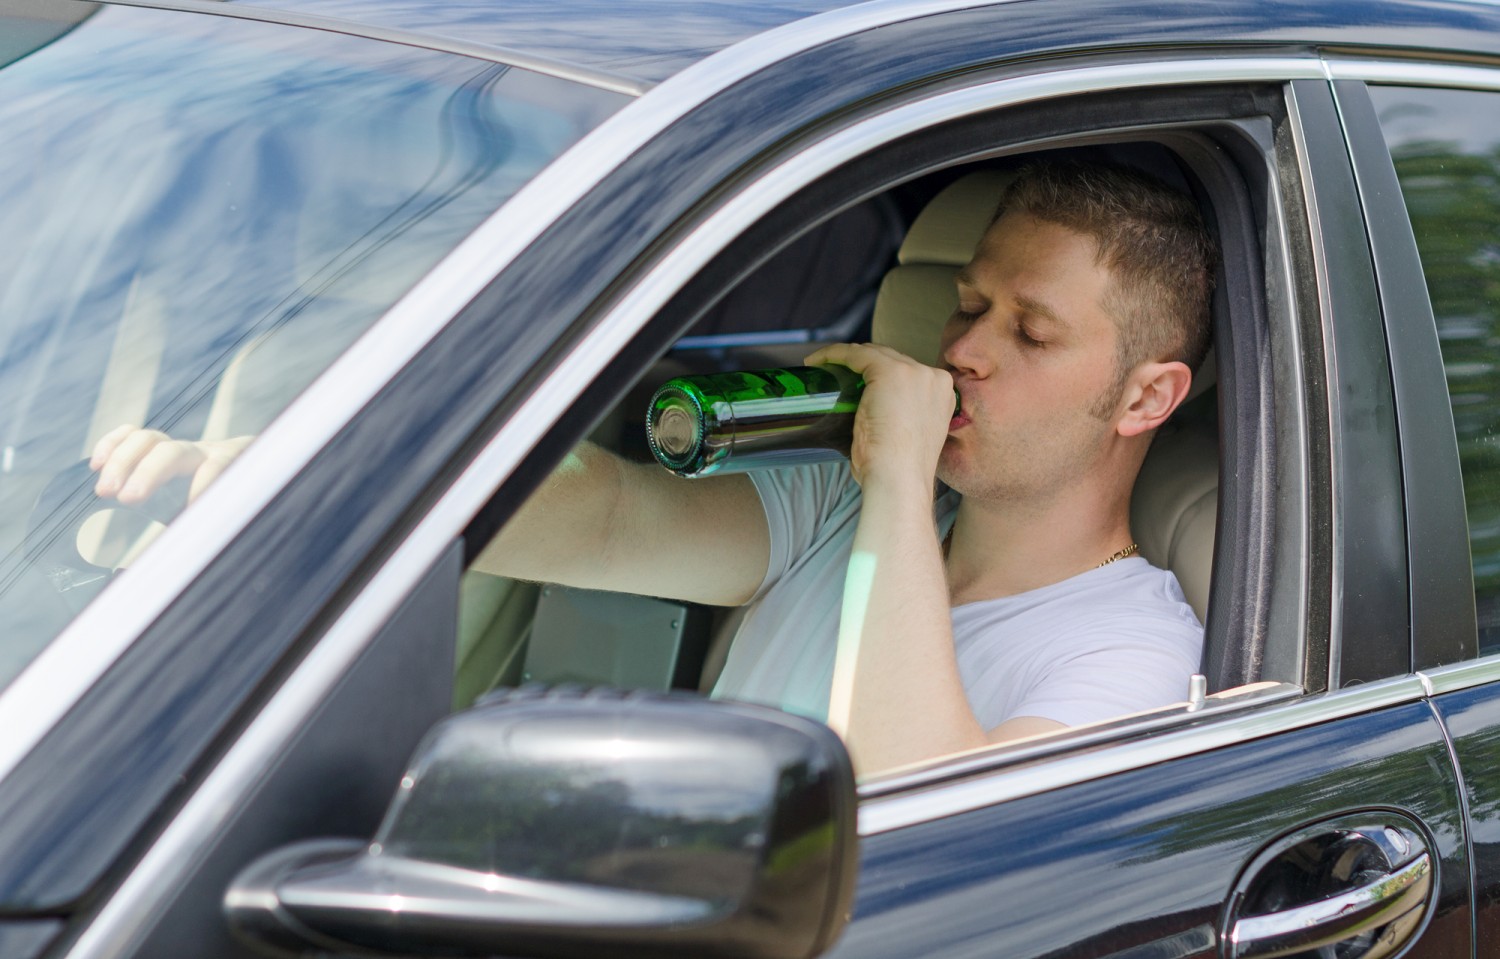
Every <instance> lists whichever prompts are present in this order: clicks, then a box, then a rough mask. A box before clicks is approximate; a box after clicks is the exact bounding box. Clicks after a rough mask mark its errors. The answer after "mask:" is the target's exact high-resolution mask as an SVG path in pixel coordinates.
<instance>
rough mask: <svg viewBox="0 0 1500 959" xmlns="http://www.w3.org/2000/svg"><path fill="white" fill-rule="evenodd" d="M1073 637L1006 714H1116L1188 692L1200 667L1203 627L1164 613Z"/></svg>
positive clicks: (1075, 720) (1081, 719)
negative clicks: (1190, 681)
mask: <svg viewBox="0 0 1500 959" xmlns="http://www.w3.org/2000/svg"><path fill="white" fill-rule="evenodd" d="M1125 622H1127V623H1129V625H1121V626H1118V627H1115V628H1112V629H1102V628H1096V629H1093V630H1090V631H1088V632H1084V633H1080V634H1075V635H1072V636H1069V637H1068V638H1067V640H1066V643H1067V648H1066V650H1065V651H1062V654H1061V655H1059V656H1057V657H1056V658H1055V659H1054V660H1053V661H1052V662H1051V663H1050V664H1049V665H1048V666H1047V668H1045V669H1044V670H1042V671H1041V673H1040V675H1039V676H1037V677H1036V678H1035V680H1034V681H1033V682H1032V683H1031V684H1030V686H1029V688H1028V689H1026V691H1025V692H1024V693H1023V695H1022V697H1021V701H1020V702H1019V703H1017V704H1016V705H1015V706H1014V707H1013V708H1012V709H1011V710H1010V711H1009V715H1007V716H1006V717H1005V718H1007V719H1011V718H1016V717H1020V716H1034V717H1037V718H1039V719H1050V720H1052V721H1054V722H1059V723H1062V724H1063V725H1065V726H1082V725H1084V724H1086V723H1095V722H1101V721H1103V720H1107V719H1114V718H1117V717H1120V716H1124V715H1126V714H1128V713H1135V712H1140V711H1142V710H1147V709H1157V708H1159V707H1162V706H1170V705H1172V704H1173V703H1180V702H1183V701H1185V700H1186V699H1187V698H1188V682H1189V679H1190V678H1191V676H1192V675H1193V674H1194V673H1196V672H1197V671H1198V665H1199V658H1200V656H1201V650H1202V644H1203V632H1202V629H1201V627H1195V626H1191V625H1188V624H1185V623H1183V622H1181V621H1179V620H1172V619H1168V618H1165V617H1162V618H1154V617H1153V618H1149V619H1145V620H1142V619H1141V618H1140V617H1139V615H1137V617H1136V618H1135V620H1134V621H1130V620H1125Z"/></svg>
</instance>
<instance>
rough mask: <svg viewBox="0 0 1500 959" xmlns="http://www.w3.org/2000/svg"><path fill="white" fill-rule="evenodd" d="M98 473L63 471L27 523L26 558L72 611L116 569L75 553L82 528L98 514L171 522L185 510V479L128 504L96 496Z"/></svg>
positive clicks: (83, 468) (83, 466)
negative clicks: (119, 512)
mask: <svg viewBox="0 0 1500 959" xmlns="http://www.w3.org/2000/svg"><path fill="white" fill-rule="evenodd" d="M97 480H98V474H97V473H95V472H94V470H92V469H90V468H89V461H88V460H79V461H78V462H77V463H74V464H73V465H71V466H69V467H67V468H66V469H64V470H61V471H60V472H58V473H57V475H55V476H53V477H52V479H50V480H48V481H47V485H46V487H45V488H43V490H42V492H41V495H39V496H38V497H37V500H36V505H35V506H34V507H32V510H31V515H30V516H28V517H27V519H26V538H25V540H24V553H25V555H26V556H27V557H29V558H30V559H31V562H32V564H33V565H34V567H35V568H36V569H37V571H39V572H40V573H42V574H43V576H45V577H46V579H47V581H48V582H49V583H50V584H51V585H52V588H53V589H55V590H57V591H58V592H59V593H60V594H62V596H63V597H64V599H65V600H66V601H67V602H68V605H69V606H71V607H72V608H73V610H74V611H75V612H76V611H78V610H80V609H82V608H83V607H84V605H86V604H87V603H88V601H89V600H91V599H93V598H94V597H95V596H96V595H98V593H99V591H100V590H102V589H103V588H104V587H105V586H107V585H109V581H110V579H111V578H112V577H113V576H114V575H115V572H116V570H115V569H113V568H111V567H108V566H99V565H97V564H95V563H91V562H89V561H88V560H87V559H85V558H84V556H83V554H82V553H81V552H79V550H78V536H79V533H80V532H81V531H82V530H83V525H84V523H86V522H87V521H88V519H89V517H91V516H93V515H94V514H96V513H101V512H103V511H105V510H123V511H125V512H127V513H134V514H137V515H140V516H143V517H145V518H146V519H150V520H154V521H156V522H158V523H163V524H165V523H170V522H171V521H172V520H173V518H175V517H176V516H177V514H178V513H180V512H182V508H183V507H184V506H186V505H187V493H188V485H189V482H190V481H189V479H188V478H187V477H180V478H178V479H174V480H172V481H171V482H168V483H166V484H165V485H163V486H162V487H161V488H160V489H158V490H157V491H156V492H155V493H153V494H152V495H151V497H150V498H149V499H147V500H146V501H145V502H143V503H135V504H126V503H121V502H118V501H117V500H113V499H105V498H103V497H101V496H98V495H96V494H95V493H94V483H95V482H96V481H97Z"/></svg>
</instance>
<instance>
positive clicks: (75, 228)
mask: <svg viewBox="0 0 1500 959" xmlns="http://www.w3.org/2000/svg"><path fill="white" fill-rule="evenodd" d="M0 131H3V133H0V957H3V959H41V957H55V959H62V957H69V959H105V957H109V959H127V957H135V959H146V957H174V959H175V957H189V956H191V957H204V959H208V957H213V959H219V957H252V956H262V955H273V956H275V955H280V956H324V955H381V956H472V957H481V956H539V957H580V959H581V957H588V956H600V957H604V956H705V957H712V956H719V957H747V959H749V957H753V959H804V957H811V956H814V955H820V954H828V955H839V956H849V957H855V956H858V957H870V959H875V957H917V956H920V957H954V959H958V957H973V956H987V957H988V956H1014V957H1027V959H1042V957H1049V959H1062V957H1069V959H1085V957H1106V956H1108V957H1118V959H1189V957H1226V959H1227V957H1272V956H1317V957H1338V959H1356V957H1385V956H1396V955H1398V954H1399V955H1407V956H1412V957H1423V959H1428V957H1441V959H1452V957H1462V956H1475V957H1481V956H1500V658H1496V659H1491V658H1490V657H1492V656H1496V655H1497V653H1500V6H1495V5H1492V4H1487V3H1479V2H1456V0H1363V2H1358V3H1355V2H1325V3H1294V2H1276V0H1257V2H1250V0H1225V2H1220V3H1206V2H1201V0H1198V2H1159V3H1147V4H1143V5H1141V6H1131V5H1122V4H1120V3H1118V2H1104V0H1013V2H993V3H984V2H979V0H871V2H866V3H856V4H850V5H841V4H839V3H836V2H825V0H767V2H760V3H735V2H682V0H641V2H624V0H621V2H599V0H594V2H590V0H549V2H538V0H514V2H507V0H445V2H441V3H439V2H431V3H407V2H399V0H266V2H261V3H256V4H247V3H238V2H225V3H219V2H211V0H121V2H104V3H91V2H81V0H0ZM1038 156H1045V157H1065V158H1067V157H1085V158H1100V159H1105V160H1108V161H1111V162H1115V163H1120V164H1125V165H1128V166H1133V167H1136V168H1139V169H1143V170H1147V171H1149V172H1151V173H1153V174H1155V175H1157V176H1158V177H1161V178H1163V179H1166V180H1168V181H1170V182H1172V183H1174V184H1176V185H1177V186H1178V187H1179V188H1180V189H1182V190H1184V191H1186V192H1187V193H1189V194H1190V195H1191V196H1192V197H1193V198H1194V199H1195V200H1196V201H1197V203H1198V205H1199V206H1200V208H1201V209H1202V211H1203V212H1204V215H1205V218H1206V219H1207V221H1208V222H1209V224H1210V226H1211V229H1212V230H1213V231H1214V232H1215V233H1216V234H1217V236H1218V239H1219V243H1220V245H1221V247H1222V249H1223V263H1222V266H1221V268H1220V272H1219V276H1218V289H1217V293H1216V297H1215V302H1214V337H1213V339H1214V344H1213V353H1212V360H1211V362H1210V364H1209V365H1208V367H1207V368H1206V371H1205V373H1203V374H1200V376H1199V381H1198V383H1197V384H1196V387H1195V391H1194V393H1195V397H1194V399H1192V400H1191V401H1190V402H1189V403H1187V404H1185V406H1184V408H1183V410H1182V411H1180V412H1179V414H1178V415H1177V417H1176V418H1175V421H1174V422H1173V423H1172V424H1169V426H1168V427H1166V428H1164V429H1163V431H1162V433H1161V435H1160V436H1159V437H1158V438H1157V440H1156V446H1155V448H1154V449H1153V451H1152V454H1151V458H1150V459H1149V460H1148V463H1147V466H1146V467H1145V468H1144V470H1143V472H1142V475H1141V479H1140V481H1139V483H1138V484H1137V488H1136V491H1135V498H1134V502H1133V520H1132V525H1133V527H1134V530H1135V533H1136V535H1137V538H1138V539H1139V540H1140V543H1141V547H1142V551H1143V553H1144V554H1145V555H1146V556H1147V557H1148V558H1149V559H1151V561H1152V562H1154V563H1156V564H1157V565H1159V566H1163V567H1165V568H1169V569H1171V570H1172V571H1173V572H1175V573H1176V575H1177V577H1178V579H1179V581H1180V582H1181V583H1182V585H1183V587H1184V590H1185V592H1186V594H1187V597H1188V599H1189V600H1190V601H1191V602H1192V603H1193V605H1194V606H1195V607H1196V609H1197V611H1198V613H1199V615H1200V617H1202V618H1203V620H1204V622H1205V624H1206V648H1205V653H1204V660H1203V664H1202V670H1201V672H1202V677H1203V679H1202V680H1201V681H1200V682H1198V683H1196V684H1194V685H1193V686H1192V687H1190V688H1188V689H1184V690H1183V701H1182V702H1181V703H1180V704H1178V705H1175V706H1171V707H1167V708H1164V709H1159V710H1155V711H1152V712H1149V713H1145V714H1138V715H1133V716H1126V717H1121V718H1119V719H1117V720H1113V721H1109V722H1105V723H1102V724H1097V725H1094V726H1087V727H1079V728H1075V729H1072V730H1068V731H1067V732H1065V733H1062V734H1059V735H1053V736H1048V737H1043V738H1038V739H1033V740H1029V741H1024V742H1021V743H1017V744H1011V745H1006V746H998V747H993V748H989V749H984V750H980V751H976V752H970V753H965V754H962V755H957V756H944V757H938V758H936V759H933V760H932V761H929V762H925V763H922V764H919V765H915V766H909V767H904V768H902V769H898V770H894V771H887V772H884V773H881V774H879V775H872V776H865V777H863V778H861V779H860V780H859V781H858V782H856V779H855V777H854V774H853V772H852V770H851V768H850V764H849V760H848V758H847V756H846V754H845V753H844V751H843V747H842V745H841V743H840V742H839V740H838V738H837V737H836V736H835V735H833V733H832V732H831V731H829V730H828V729H827V727H825V726H822V725H820V724H817V723H814V722H812V721H810V720H806V719H802V718H799V717H795V716H790V715H786V714H782V713H778V712H775V711H772V710H769V709H766V708H762V707H752V706H748V705H743V704H737V703H730V702H720V701H715V700H712V699H709V698H708V697H706V696H704V695H701V694H700V693H699V692H698V691H699V690H706V689H708V688H710V687H711V686H712V683H713V678H714V676H715V675H716V672H717V668H718V665H719V664H720V663H721V661H722V655H723V645H724V642H723V638H722V637H724V636H725V635H727V634H728V631H729V630H731V629H732V626H733V613H732V611H724V610H717V609H710V608H704V607H695V606H692V605H690V604H678V603H671V602H666V601H663V600H658V599H651V598H643V597H630V596H619V595H611V594H600V593H589V592H584V591H579V590H571V589H563V588H561V587H552V586H544V585H537V584H530V583H521V582H515V581H511V580H505V579H501V578H499V577H495V576H491V575H488V574H486V573H483V572H480V571H478V570H473V569H469V568H468V567H469V564H470V563H471V561H472V560H473V558H474V557H475V556H476V555H477V554H478V553H479V551H480V550H481V549H482V548H483V547H484V546H485V544H486V543H488V542H490V540H491V539H492V538H493V537H494V535H495V534H496V532H497V531H498V530H499V529H501V528H502V527H503V526H504V524H505V522H506V520H507V519H508V518H509V516H510V515H511V514H512V513H513V512H514V511H515V510H516V508H517V507H518V505H519V504H520V503H522V502H524V501H525V499H526V497H527V496H528V495H529V494H530V493H531V492H532V491H533V490H534V489H535V488H537V486H538V484H540V483H541V482H542V481H543V480H544V479H545V478H546V477H547V476H548V475H549V473H550V472H551V471H552V470H553V469H554V468H555V467H556V466H557V465H558V464H559V463H560V462H562V461H563V458H564V456H565V455H566V454H567V453H568V451H569V450H570V449H572V448H573V446H574V445H575V444H576V443H577V442H578V441H579V440H580V439H582V438H583V437H585V436H591V437H593V438H594V439H595V441H596V442H599V443H601V444H603V445H606V446H609V447H611V448H613V449H615V450H617V451H618V452H620V453H621V454H622V455H625V456H627V457H637V456H639V457H644V456H646V455H648V454H647V453H646V448H645V445H644V437H643V431H642V427H641V420H642V414H643V413H644V410H645V405H646V398H647V397H648V396H649V395H650V392H651V390H652V389H653V388H654V387H655V386H656V385H657V384H659V383H660V382H662V381H663V380H665V379H667V378H669V377H671V376H674V375H677V374H679V373H682V372H694V371H696V372H707V371H716V370H733V369H746V368H761V367H775V366H780V365H785V364H788V363H796V362H798V359H799V358H800V357H801V356H803V355H805V353H806V352H808V350H809V346H808V344H809V343H813V342H819V341H842V340H851V339H860V340H862V339H868V338H871V337H874V338H876V339H879V340H882V341H884V342H889V343H892V344H893V345H897V346H899V347H901V348H903V349H910V351H911V352H913V353H914V355H918V356H919V358H920V351H921V349H922V346H921V343H923V342H926V341H927V340H928V339H930V334H929V333H924V331H925V330H929V329H930V327H929V326H924V324H930V323H932V322H941V320H942V318H943V317H944V316H945V315H946V314H947V312H948V311H949V310H950V309H951V308H952V304H951V302H949V300H948V299H945V297H951V296H952V294H951V291H950V289H949V288H950V286H951V275H952V272H953V270H954V269H955V268H957V267H958V266H960V265H962V263H963V262H965V260H966V259H967V256H968V253H969V250H970V249H972V245H973V243H974V242H975V240H976V239H977V236H978V232H976V231H982V230H983V227H984V220H983V217H984V216H985V215H986V214H985V213H984V212H983V211H987V210H989V209H992V208H993V202H994V199H995V197H996V191H997V189H998V184H999V183H1001V182H1003V181H1004V179H1005V177H1006V176H1007V174H1008V171H1010V170H1012V169H1014V168H1015V167H1017V166H1018V165H1019V164H1021V163H1024V162H1026V161H1027V160H1028V159H1032V158H1036V157H1038ZM976 210H978V211H981V212H980V213H979V214H978V215H979V217H980V220H979V221H978V222H977V225H976V222H975V220H974V217H975V215H976V214H975V212H974V211H976ZM121 430H125V431H126V432H127V433H132V435H147V436H150V437H151V438H152V442H153V443H155V444H156V446H154V447H153V449H154V448H160V449H163V450H168V451H173V450H175V451H177V452H180V453H185V454H190V455H191V456H193V457H196V459H194V460H193V461H192V468H191V469H184V470H179V472H181V473H182V474H183V475H181V476H180V477H178V478H177V479H176V480H175V482H172V483H168V484H166V486H165V487H164V488H163V489H161V490H159V491H157V492H156V494H155V495H153V496H151V497H150V498H148V499H145V500H144V501H142V499H141V498H140V497H135V496H131V495H126V493H125V492H121V493H120V494H119V495H118V496H116V495H103V496H101V495H99V492H98V488H97V485H96V484H97V483H98V475H99V474H97V473H96V472H95V470H94V467H95V466H97V463H93V464H91V463H90V459H91V457H92V456H93V453H94V451H95V450H97V449H98V448H99V444H100V443H101V441H105V440H106V439H107V438H108V437H110V436H111V435H123V434H120V432H119V431H121ZM141 431H145V432H144V433H142V432H141ZM174 444H176V445H174ZM734 548H735V544H734V543H732V542H726V543H725V544H724V549H726V550H731V549H734ZM703 561H704V562H712V561H713V557H712V556H705V557H703Z"/></svg>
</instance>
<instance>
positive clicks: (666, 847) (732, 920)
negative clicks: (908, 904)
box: [224, 690, 858, 959]
mask: <svg viewBox="0 0 1500 959" xmlns="http://www.w3.org/2000/svg"><path fill="white" fill-rule="evenodd" d="M855 800H856V796H855V787H854V773H853V770H852V768H851V766H850V763H849V758H848V754H847V753H846V752H845V750H844V746H843V743H842V742H841V741H840V740H839V738H838V737H837V736H836V735H835V734H834V733H833V732H832V731H831V730H830V729H828V728H827V727H826V726H823V725H821V724H819V723H815V722H812V721H811V720H806V719H801V718H799V717H796V716H791V715H788V714H786V713H781V712H777V711H775V710H772V709H767V708H764V707H758V706H749V705H743V704H738V703H727V702H711V701H708V700H704V699H701V698H699V697H691V696H685V695H684V696H660V695H643V694H635V693H620V692H615V691H590V692H580V691H577V690H572V691H569V690H557V691H535V690H519V691H515V692H510V693H503V694H500V695H498V696H495V697H491V698H488V699H486V700H485V701H483V702H482V703H481V704H480V705H478V706H475V707H474V708H472V709H469V710H466V711H464V712H462V713H458V714H455V715H454V716H451V717H449V718H448V719H446V720H444V721H443V722H441V723H439V724H438V725H437V726H435V727H434V728H433V729H432V731H431V732H430V733H428V735H427V738H426V739H424V740H423V742H422V744H421V745H420V746H419V747H418V749H417V753H416V757H415V759H414V761H413V763H412V766H411V768H410V770H409V771H408V772H407V774H406V776H405V777H403V778H402V780H401V785H400V788H399V789H398V791H397V793H396V797H395V799H394V800H393V801H392V803H391V807H390V809H389V811H388V812H387V813H386V817H385V821H384V822H383V823H382V824H381V827H380V830H379V833H378V835H376V837H375V840H374V842H371V843H364V842H360V841H358V840H311V841H307V842H301V843H296V844H293V845H291V846H286V847H284V848H282V849H279V850H276V851H274V852H272V853H270V854H268V855H266V856H263V857H262V858H260V859H258V860H257V861H255V862H254V863H252V864H251V865H250V866H249V867H247V868H246V869H245V870H244V871H243V872H241V873H240V875H239V876H238V877H236V879H235V881H234V883H233V884H232V885H231V886H230V888H229V891H228V892H227V893H226V895H225V899H224V908H225V911H226V913H227V915H228V918H229V921H230V924H231V926H232V927H233V928H234V929H235V931H236V933H237V934H239V935H240V936H241V937H242V938H244V939H245V940H246V941H248V942H249V943H251V944H252V945H254V946H256V947H257V948H259V949H261V950H263V951H265V952H268V953H269V954H272V955H294V956H295V955H305V954H317V955H326V954H328V953H330V952H334V953H345V952H354V953H360V954H372V955H378V956H411V955H442V956H472V957H481V956H485V957H487V956H494V955H497V954H504V955H525V956H534V957H538V959H598V957H625V956H641V957H645V956H652V957H672V956H681V957H684V959H686V957H689V956H691V957H704V956H718V957H725V959H806V957H812V956H815V955H817V954H819V953H821V952H822V951H824V950H825V949H827V948H828V947H829V946H830V945H832V943H833V942H834V940H835V939H837V937H838V935H839V933H840V932H841V931H842V929H843V926H844V924H845V922H846V921H847V919H848V914H849V911H850V908H851V902H852V900H853V889H854V880H855V874H856V871H857V870H856V858H857V849H858V842H857V836H856V831H855V820H856V801H855Z"/></svg>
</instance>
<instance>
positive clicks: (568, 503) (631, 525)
mask: <svg viewBox="0 0 1500 959" xmlns="http://www.w3.org/2000/svg"><path fill="white" fill-rule="evenodd" d="M769 555H770V538H769V534H768V531H767V528H766V520H765V513H764V512H763V511H762V509H761V506H760V498H759V496H758V495H757V494H756V492H755V488H754V487H753V486H752V485H751V483H750V481H749V480H748V479H746V478H745V477H744V476H728V477H713V478H709V479H702V480H686V479H682V478H680V477H677V476H673V475H672V474H671V473H669V472H667V471H666V470H663V469H661V468H659V467H657V466H655V465H654V464H650V465H644V464H637V463H629V462H626V461H625V460H622V459H620V458H619V457H617V456H615V455H614V454H612V453H610V452H608V451H606V450H603V449H601V448H599V447H597V446H593V445H591V444H588V443H583V444H580V445H579V446H578V448H576V449H575V450H574V451H573V452H572V453H570V454H569V455H568V457H567V459H565V460H564V461H563V463H562V464H561V465H560V466H559V467H558V468H557V469H556V470H554V471H553V473H552V475H551V476H549V477H548V478H547V480H546V481H545V482H544V483H543V484H542V487H541V488H540V489H538V490H537V492H536V493H534V494H532V496H531V498H530V499H529V500H527V501H526V503H525V504H523V505H522V507H521V509H519V510H518V511H517V512H516V515H515V516H514V517H512V518H511V520H510V522H508V523H507V524H506V526H505V528H504V529H503V530H501V532H500V534H499V535H498V536H496V537H495V539H494V540H492V541H491V542H490V543H489V544H488V545H487V546H486V547H485V548H484V550H483V551H482V552H481V553H480V555H479V557H478V558H477V559H476V560H475V563H474V565H475V568H477V569H481V570H484V571H485V572H490V573H496V574H499V575H502V576H512V577H515V578H518V579H529V580H535V581H539V582H548V583H561V584H564V585H568V586H582V587H586V588H590V589H607V590H614V591H616V592H629V593H643V594H646V595H650V596H661V597H667V598H671V599H683V600H690V601H693V602H700V603H710V604H715V605H725V606H728V605H735V604H738V603H742V602H744V601H745V600H747V599H749V598H750V595H751V594H752V593H753V592H754V590H755V587H756V586H757V585H758V584H759V583H760V581H761V579H762V578H763V577H764V576H765V572H766V564H767V561H768V558H769Z"/></svg>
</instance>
